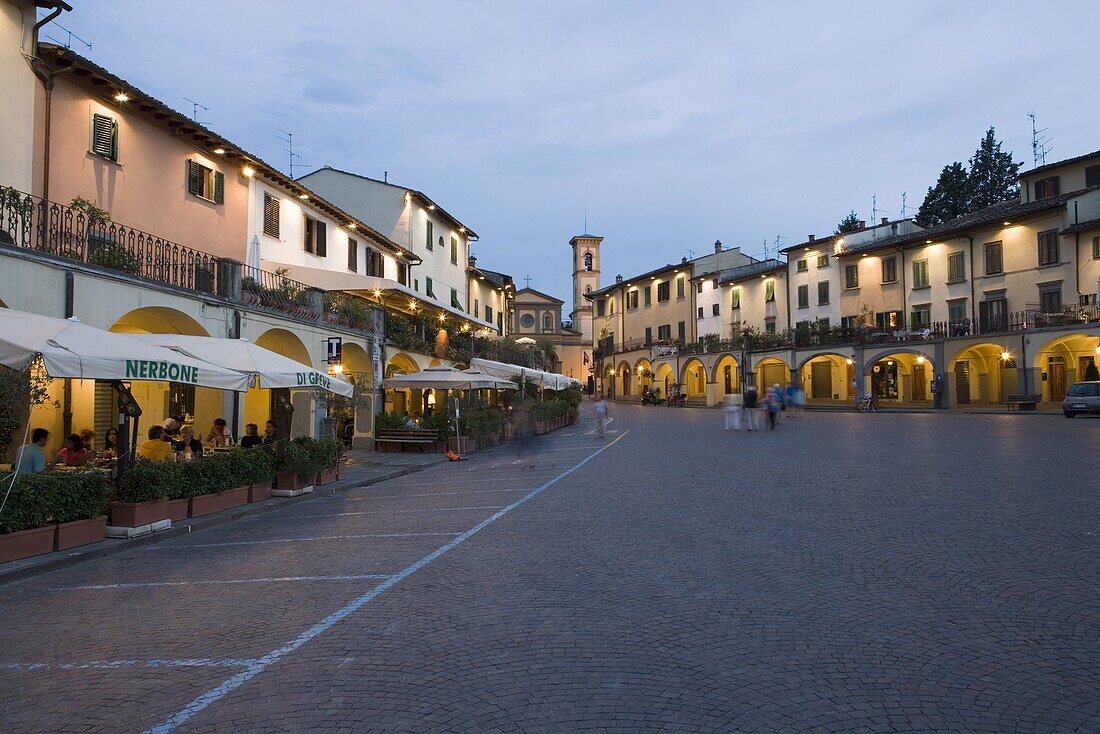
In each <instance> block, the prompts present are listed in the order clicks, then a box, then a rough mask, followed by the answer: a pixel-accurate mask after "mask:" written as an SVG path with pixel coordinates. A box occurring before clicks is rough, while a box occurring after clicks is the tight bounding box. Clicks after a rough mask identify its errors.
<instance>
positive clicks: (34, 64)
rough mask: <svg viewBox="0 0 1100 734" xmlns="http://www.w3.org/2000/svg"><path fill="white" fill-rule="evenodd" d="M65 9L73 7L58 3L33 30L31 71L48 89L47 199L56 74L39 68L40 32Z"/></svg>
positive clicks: (45, 134) (47, 194)
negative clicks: (51, 120)
mask: <svg viewBox="0 0 1100 734" xmlns="http://www.w3.org/2000/svg"><path fill="white" fill-rule="evenodd" d="M65 10H72V8H71V7H69V6H68V5H66V4H65V3H58V4H57V6H56V7H55V8H54V9H53V10H52V11H51V12H50V13H49V15H47V16H46V17H44V18H43V19H42V20H40V21H38V22H37V23H35V24H34V28H33V29H32V31H31V56H32V57H33V60H32V61H31V71H33V72H34V75H35V76H36V77H38V78H39V79H40V80H41V81H42V86H43V88H44V89H45V91H46V109H45V119H44V121H43V138H42V198H43V199H46V200H48V199H49V198H50V117H51V114H50V113H51V109H52V107H53V80H54V76H55V74H48V73H46V72H44V71H43V70H42V69H40V68H39V64H40V62H39V60H38V32H39V31H40V30H41V29H42V26H44V25H46V24H47V23H49V22H51V21H52V20H54V19H55V18H57V16H59V15H61V13H63V12H64V11H65Z"/></svg>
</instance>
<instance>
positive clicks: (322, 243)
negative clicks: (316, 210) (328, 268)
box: [315, 220, 328, 257]
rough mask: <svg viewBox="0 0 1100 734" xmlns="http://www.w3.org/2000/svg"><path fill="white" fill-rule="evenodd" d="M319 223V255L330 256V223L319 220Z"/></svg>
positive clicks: (317, 223)
mask: <svg viewBox="0 0 1100 734" xmlns="http://www.w3.org/2000/svg"><path fill="white" fill-rule="evenodd" d="M315 224H316V225H317V247H316V249H317V253H316V254H317V257H328V225H326V224H325V223H324V222H322V221H320V220H318V221H316V222H315Z"/></svg>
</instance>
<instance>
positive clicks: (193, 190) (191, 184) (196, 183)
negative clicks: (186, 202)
mask: <svg viewBox="0 0 1100 734" xmlns="http://www.w3.org/2000/svg"><path fill="white" fill-rule="evenodd" d="M187 193H189V194H191V195H192V196H202V167H201V166H200V165H199V164H198V163H195V162H194V161H193V160H191V159H190V158H188V159H187Z"/></svg>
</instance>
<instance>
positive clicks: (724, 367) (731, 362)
mask: <svg viewBox="0 0 1100 734" xmlns="http://www.w3.org/2000/svg"><path fill="white" fill-rule="evenodd" d="M712 382H714V383H715V384H717V385H718V388H719V390H721V393H722V394H723V395H732V394H733V393H736V392H741V376H740V374H739V373H738V371H737V360H736V359H734V358H733V357H732V356H730V355H726V356H725V357H722V358H721V359H720V360H718V362H716V363H715V365H714V374H713V380H712Z"/></svg>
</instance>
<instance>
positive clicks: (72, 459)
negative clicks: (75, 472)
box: [53, 433, 88, 466]
mask: <svg viewBox="0 0 1100 734" xmlns="http://www.w3.org/2000/svg"><path fill="white" fill-rule="evenodd" d="M53 461H54V463H55V464H63V465H65V466H84V464H86V463H87V461H88V449H86V448H84V441H83V440H81V438H80V436H78V435H77V434H75V433H74V434H72V435H70V436H69V437H68V438H66V439H65V444H64V445H63V446H62V447H61V450H60V451H58V452H57V458H55V459H54V460H53Z"/></svg>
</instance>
